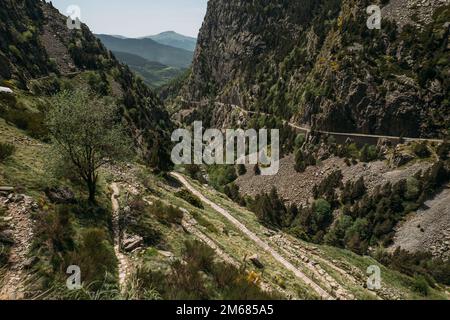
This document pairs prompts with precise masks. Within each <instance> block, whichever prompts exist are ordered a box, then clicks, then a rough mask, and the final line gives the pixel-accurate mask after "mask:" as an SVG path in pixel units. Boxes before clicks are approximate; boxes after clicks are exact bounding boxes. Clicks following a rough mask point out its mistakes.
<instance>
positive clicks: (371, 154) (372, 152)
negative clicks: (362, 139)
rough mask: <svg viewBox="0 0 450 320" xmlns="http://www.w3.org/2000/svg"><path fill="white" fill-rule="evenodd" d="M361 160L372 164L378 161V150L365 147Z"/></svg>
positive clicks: (360, 155) (371, 146) (372, 147)
mask: <svg viewBox="0 0 450 320" xmlns="http://www.w3.org/2000/svg"><path fill="white" fill-rule="evenodd" d="M359 159H360V160H361V161H362V162H371V161H374V160H377V159H378V151H377V148H376V147H375V146H373V145H370V146H369V145H367V144H366V145H364V147H363V148H362V149H361V151H360V152H359Z"/></svg>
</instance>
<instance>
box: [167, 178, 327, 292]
mask: <svg viewBox="0 0 450 320" xmlns="http://www.w3.org/2000/svg"><path fill="white" fill-rule="evenodd" d="M171 175H172V176H173V177H175V178H176V179H178V180H179V181H180V182H181V183H182V184H183V185H184V186H185V187H186V188H187V189H188V190H189V191H190V192H192V193H193V194H194V195H196V196H197V197H199V198H200V200H202V201H203V202H204V203H205V204H207V205H208V206H210V207H211V208H213V209H214V210H215V211H217V212H218V213H220V214H221V215H222V216H224V217H225V218H226V219H227V220H228V221H230V222H231V223H232V224H233V225H234V226H235V227H236V228H237V229H239V230H240V231H241V232H242V233H243V234H245V235H246V236H247V237H248V238H249V239H251V240H252V241H253V242H255V243H256V244H257V245H258V246H259V247H261V248H262V249H263V250H264V251H266V252H267V253H269V254H270V255H271V256H272V257H273V258H274V259H275V260H277V261H278V262H279V263H280V264H282V265H283V266H284V267H285V268H286V269H287V270H289V271H291V272H292V273H293V274H294V275H295V276H296V277H297V278H299V279H300V280H301V281H303V282H304V283H305V284H307V285H308V286H309V287H311V288H312V289H313V290H314V291H315V292H317V294H318V295H319V296H320V297H321V298H322V299H326V300H332V299H333V297H332V296H331V295H330V294H328V293H327V292H326V291H325V290H323V289H322V288H321V287H320V286H319V285H317V284H316V283H315V282H314V281H312V280H311V279H310V278H308V277H307V276H306V275H305V274H304V273H303V272H301V271H300V270H298V269H297V268H296V267H295V266H294V265H293V264H291V263H290V262H289V261H287V260H286V259H285V258H284V257H282V256H281V255H280V254H279V253H278V252H277V251H275V249H273V248H272V247H270V246H269V245H268V244H267V243H266V242H264V241H263V240H261V239H260V238H259V237H258V236H257V235H256V234H254V233H253V232H251V231H250V230H249V229H248V228H247V227H246V226H245V225H243V224H242V223H241V222H239V221H238V220H237V219H236V218H234V217H233V216H232V215H231V214H230V213H229V212H228V211H227V210H225V209H223V208H221V207H220V206H218V205H217V204H215V203H213V202H212V201H210V200H209V199H207V198H206V197H205V196H203V194H201V193H200V192H199V191H197V190H196V189H195V188H194V187H193V186H192V185H191V184H190V183H189V182H188V181H187V180H186V179H185V178H184V177H183V176H182V175H181V174H179V173H176V172H172V173H171Z"/></svg>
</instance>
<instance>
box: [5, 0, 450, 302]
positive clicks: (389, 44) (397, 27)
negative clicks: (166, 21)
mask: <svg viewBox="0 0 450 320" xmlns="http://www.w3.org/2000/svg"><path fill="white" fill-rule="evenodd" d="M2 1H3V2H2V6H1V7H0V300H14V299H15V300H22V299H23V300H177V301H178V300H180V301H186V300H187V301H192V300H194V301H195V300H202V301H210V300H227V301H228V300H229V301H237V300H244V301H260V300H448V299H450V259H449V258H450V257H449V252H450V211H449V206H448V202H449V199H450V192H449V191H450V189H449V185H450V140H449V134H450V132H446V131H447V130H448V129H449V128H450V126H449V123H448V121H449V110H448V107H449V105H448V100H449V99H450V97H449V93H448V91H449V90H448V84H449V80H448V76H447V75H448V72H449V68H448V62H449V61H448V58H449V55H448V50H449V48H450V47H449V43H448V38H449V33H450V31H449V25H448V23H447V22H444V21H447V20H448V18H449V17H450V15H449V14H450V7H449V6H448V4H445V5H444V3H443V1H441V0H427V1H426V2H423V1H420V6H419V5H418V4H419V2H418V0H417V1H416V0H407V1H400V0H390V1H387V0H382V3H383V6H384V9H383V17H385V18H386V19H385V20H383V28H382V29H381V30H380V31H378V30H367V29H366V21H365V20H366V15H365V14H364V12H365V7H366V6H367V5H368V4H369V1H368V0H367V1H366V0H295V1H294V0H283V1H244V0H209V3H208V12H207V15H206V18H205V21H204V23H203V27H202V30H201V32H200V36H199V39H198V45H197V47H196V49H195V53H192V52H189V51H187V50H183V49H178V48H175V47H170V46H167V45H163V44H159V43H157V42H156V41H154V40H152V39H126V38H123V37H120V36H117V37H116V36H107V35H99V36H96V35H94V34H93V33H92V32H91V31H90V29H89V27H88V26H87V25H84V24H83V25H82V27H81V29H80V30H76V29H75V30H71V29H69V28H67V25H66V17H64V16H63V15H62V14H61V13H60V12H59V11H58V10H57V9H55V8H54V7H53V5H52V4H51V2H50V3H46V2H45V1H40V0H2ZM127 5H128V4H127ZM100 14H103V12H101V13H100ZM389 19H391V20H392V21H391V22H390V21H389ZM158 37H159V38H160V39H162V40H161V41H165V40H164V39H166V40H167V38H168V39H169V40H170V39H172V40H174V39H175V40H177V41H182V42H183V43H184V40H185V39H184V38H183V37H181V38H180V36H179V35H176V34H173V33H172V32H169V33H163V34H161V35H158ZM183 39H184V40H183ZM191 40H193V39H191ZM180 45H181V44H180ZM183 45H184V44H183ZM114 48H116V49H118V51H116V49H114ZM192 55H194V58H193V64H192V65H191V59H192ZM189 57H190V58H189ZM158 59H159V60H164V61H165V62H167V61H171V62H172V63H173V64H168V63H165V62H162V61H159V60H158ZM181 64H183V66H182V65H181ZM180 70H182V71H183V72H182V73H180ZM175 74H179V76H178V77H176V78H174V79H172V80H171V81H169V82H168V83H166V84H165V85H164V86H163V87H162V88H158V90H159V95H160V96H161V97H163V98H166V101H165V103H163V102H162V101H161V100H160V98H159V97H158V95H157V94H156V93H155V92H154V91H153V89H151V88H150V87H149V86H147V84H146V83H145V82H147V83H150V84H152V85H155V84H156V83H163V82H166V81H167V80H168V79H169V78H171V77H172V76H174V75H175ZM193 121H203V127H204V128H220V129H227V128H244V129H246V128H252V129H255V130H256V131H258V130H260V129H271V128H276V129H279V133H280V148H281V155H280V168H279V171H278V172H277V173H276V174H274V175H271V176H263V175H262V174H261V172H262V168H263V167H265V166H264V165H262V164H257V165H244V164H236V165H219V164H217V165H206V164H202V165H197V164H185V165H174V164H173V163H172V161H171V159H170V152H171V149H172V147H173V143H172V142H171V133H172V132H174V129H175V128H177V127H178V126H180V127H184V128H186V129H190V128H191V127H190V126H191V124H192V122H193ZM358 132H359V133H358ZM419 136H420V137H423V139H418V138H417V137H419ZM270 139H271V142H273V136H271V137H270ZM194 140H196V139H194ZM214 140H216V138H215V139H214ZM194 142H197V141H194ZM194 144H195V143H194ZM205 147H206V143H205ZM266 151H267V153H270V155H274V149H273V148H271V149H268V150H266ZM216 152H217V149H216ZM377 270H379V271H380V274H379V276H380V277H379V279H378V280H379V281H373V280H374V279H375V280H376V278H377ZM177 303H178V302H177ZM194 303H195V302H194ZM182 304H183V305H185V306H186V305H188V303H185V302H182ZM256 304H258V302H256ZM244 305H245V303H244ZM164 307H165V308H167V310H169V308H168V307H166V304H165V305H164Z"/></svg>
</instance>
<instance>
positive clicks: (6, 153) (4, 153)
mask: <svg viewBox="0 0 450 320" xmlns="http://www.w3.org/2000/svg"><path fill="white" fill-rule="evenodd" d="M15 150H16V147H15V146H14V145H12V144H9V143H3V142H0V162H3V161H5V160H6V159H8V158H9V157H11V156H12V155H13V154H14V151H15Z"/></svg>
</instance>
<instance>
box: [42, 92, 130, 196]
mask: <svg viewBox="0 0 450 320" xmlns="http://www.w3.org/2000/svg"><path fill="white" fill-rule="evenodd" d="M119 119H120V117H119V116H118V109H117V107H116V106H115V105H113V104H111V103H108V102H106V101H105V100H101V99H100V98H99V97H96V96H93V95H91V94H89V93H88V92H85V91H74V92H69V91H64V92H62V93H60V94H58V95H57V96H55V97H54V99H53V106H52V108H51V109H50V111H49V113H48V115H47V121H46V124H47V126H48V128H49V131H50V134H51V137H52V139H53V142H54V146H55V148H56V152H57V154H58V155H60V156H61V157H62V158H63V159H64V160H66V161H69V162H70V163H71V164H72V165H73V167H74V168H75V170H76V173H77V174H78V175H79V177H80V178H81V179H82V180H83V181H84V182H85V183H86V187H87V190H88V193H89V202H91V203H95V194H96V189H97V181H98V170H99V168H101V167H102V166H104V165H106V164H108V163H111V162H113V161H117V160H122V159H124V158H125V157H126V156H127V155H129V154H130V152H129V150H130V149H131V148H130V142H129V138H128V136H127V135H126V134H125V133H124V130H123V128H122V126H121V125H120V122H119Z"/></svg>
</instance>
